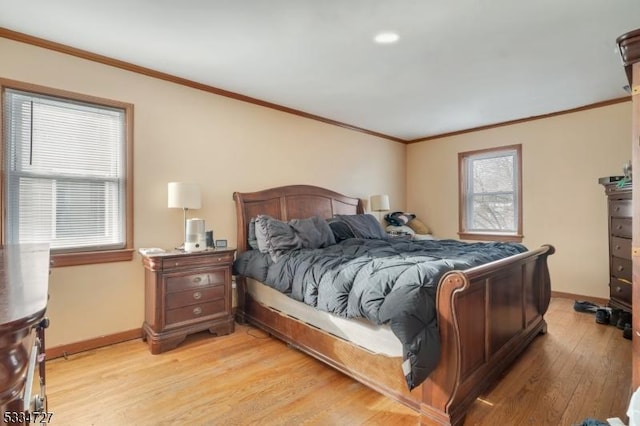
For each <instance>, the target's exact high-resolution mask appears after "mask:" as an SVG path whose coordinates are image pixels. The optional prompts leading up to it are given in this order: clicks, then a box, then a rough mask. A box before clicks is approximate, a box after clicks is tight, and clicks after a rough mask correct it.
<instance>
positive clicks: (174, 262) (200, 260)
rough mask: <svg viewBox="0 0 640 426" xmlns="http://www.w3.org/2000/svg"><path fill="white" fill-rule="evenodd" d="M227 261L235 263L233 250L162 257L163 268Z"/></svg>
mask: <svg viewBox="0 0 640 426" xmlns="http://www.w3.org/2000/svg"><path fill="white" fill-rule="evenodd" d="M227 263H229V264H230V263H233V252H226V253H206V254H195V255H191V256H171V257H164V258H162V270H164V271H171V270H179V269H184V268H188V269H193V268H197V267H202V266H216V265H224V264H227Z"/></svg>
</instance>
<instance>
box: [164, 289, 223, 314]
mask: <svg viewBox="0 0 640 426" xmlns="http://www.w3.org/2000/svg"><path fill="white" fill-rule="evenodd" d="M223 297H224V286H223V285H218V286H215V287H204V288H199V289H195V290H194V289H191V290H186V291H179V292H177V293H168V294H167V303H166V305H167V309H175V308H182V307H184V306H188V305H195V304H201V303H205V302H210V301H214V300H216V299H222V298H223Z"/></svg>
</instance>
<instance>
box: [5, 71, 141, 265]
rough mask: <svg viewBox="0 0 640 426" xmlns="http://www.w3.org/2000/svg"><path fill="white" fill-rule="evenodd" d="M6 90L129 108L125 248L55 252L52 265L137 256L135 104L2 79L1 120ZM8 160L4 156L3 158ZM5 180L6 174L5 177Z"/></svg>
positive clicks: (125, 258)
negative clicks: (134, 224)
mask: <svg viewBox="0 0 640 426" xmlns="http://www.w3.org/2000/svg"><path fill="white" fill-rule="evenodd" d="M5 89H14V90H20V91H25V92H32V93H36V94H42V95H46V96H53V97H58V98H64V99H69V100H75V101H80V102H88V103H93V104H98V105H104V106H107V107H115V108H121V109H123V110H124V111H125V123H126V124H125V127H126V130H125V133H126V135H125V195H124V198H125V201H124V203H125V208H124V210H125V223H126V227H125V242H124V247H121V248H117V249H104V250H93V251H65V252H60V253H57V252H53V253H52V255H51V265H52V266H53V267H57V266H72V265H83V264H93V263H105V262H118V261H128V260H131V259H133V252H134V249H133V105H132V104H129V103H125V102H119V101H113V100H109V99H103V98H98V97H94V96H88V95H82V94H78V93H73V92H68V91H63V90H59V89H52V88H49V87H44V86H39V85H35V84H30V83H24V82H20V81H15V80H9V79H2V78H0V95H1V99H0V103H1V105H2V106H1V107H0V123H4V96H5ZM0 127H1V128H2V130H1V131H0V140H1V141H2V144H3V146H4V140H5V130H4V124H3V125H2V126H0ZM1 152H2V156H3V157H4V155H5V153H4V149H2V151H1ZM1 160H2V161H3V163H4V158H2V159H1ZM2 179H4V177H2ZM4 186H5V182H4V181H2V182H0V187H1V188H2V197H0V207H1V209H2V211H3V212H5V211H6V207H7V206H6V199H5V197H6V196H7V195H6V194H5V193H4ZM5 221H6V217H5V216H4V214H3V215H2V218H1V220H0V237H1V240H2V243H3V244H5V243H6V224H5Z"/></svg>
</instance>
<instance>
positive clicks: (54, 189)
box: [0, 81, 133, 266]
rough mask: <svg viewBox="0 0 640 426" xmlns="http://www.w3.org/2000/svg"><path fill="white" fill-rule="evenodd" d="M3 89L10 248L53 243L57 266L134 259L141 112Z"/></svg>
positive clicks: (25, 88) (58, 94) (15, 86)
mask: <svg viewBox="0 0 640 426" xmlns="http://www.w3.org/2000/svg"><path fill="white" fill-rule="evenodd" d="M0 84H1V85H2V99H3V102H2V119H3V120H2V122H3V133H2V136H3V137H2V141H3V145H2V153H3V158H2V159H3V163H4V170H5V176H4V178H5V181H4V182H3V200H2V202H3V207H4V208H3V211H4V217H3V222H2V225H3V226H2V230H3V241H4V243H6V244H18V243H33V242H47V243H49V245H50V247H51V253H52V260H53V265H54V266H67V265H77V264H84V263H99V262H111V261H119V260H130V259H131V258H132V256H133V250H132V246H133V244H132V224H131V220H132V214H131V213H132V211H133V210H132V209H133V206H132V197H131V191H132V186H131V177H132V170H130V169H131V167H130V164H131V152H132V150H131V146H132V143H131V132H130V127H131V126H130V125H129V124H128V123H129V122H130V120H131V116H132V109H133V107H132V106H131V105H129V104H124V103H120V102H114V101H108V100H103V99H96V98H92V97H88V96H82V95H76V94H70V93H67V92H62V91H57V90H52V89H47V88H42V87H36V86H33V85H26V84H23V83H17V82H8V81H0Z"/></svg>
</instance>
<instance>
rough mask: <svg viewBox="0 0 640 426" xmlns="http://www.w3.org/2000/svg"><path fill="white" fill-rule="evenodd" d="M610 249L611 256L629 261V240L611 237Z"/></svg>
mask: <svg viewBox="0 0 640 426" xmlns="http://www.w3.org/2000/svg"><path fill="white" fill-rule="evenodd" d="M610 249H611V254H612V255H613V256H616V257H620V258H622V259H629V260H631V239H629V238H620V237H611V248H610Z"/></svg>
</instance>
